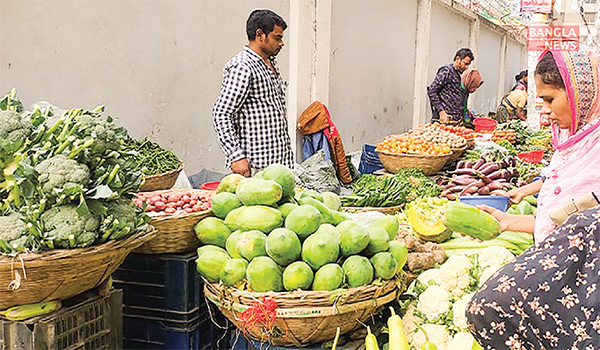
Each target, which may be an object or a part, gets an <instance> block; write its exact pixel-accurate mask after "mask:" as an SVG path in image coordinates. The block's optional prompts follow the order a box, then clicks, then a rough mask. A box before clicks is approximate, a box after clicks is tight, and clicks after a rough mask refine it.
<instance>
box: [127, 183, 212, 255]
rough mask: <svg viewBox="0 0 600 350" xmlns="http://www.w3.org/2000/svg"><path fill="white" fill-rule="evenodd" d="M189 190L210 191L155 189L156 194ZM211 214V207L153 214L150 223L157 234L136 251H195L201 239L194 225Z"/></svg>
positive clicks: (148, 252)
mask: <svg viewBox="0 0 600 350" xmlns="http://www.w3.org/2000/svg"><path fill="white" fill-rule="evenodd" d="M187 192H189V193H194V192H210V191H204V190H195V189H176V190H165V191H154V193H156V194H161V193H187ZM211 215H212V211H211V210H210V209H209V210H205V211H199V212H195V213H179V214H165V215H160V216H153V217H152V219H151V220H150V225H152V226H154V227H155V228H156V231H157V232H156V235H155V236H154V238H153V239H151V240H149V241H148V242H146V243H145V244H143V245H142V246H140V247H138V248H137V249H135V250H134V252H136V253H141V254H173V253H184V252H190V251H193V250H194V249H196V248H198V247H199V246H200V241H199V240H198V237H196V233H195V232H194V226H195V225H196V224H197V223H198V222H199V221H200V220H202V219H204V218H206V217H208V216H211Z"/></svg>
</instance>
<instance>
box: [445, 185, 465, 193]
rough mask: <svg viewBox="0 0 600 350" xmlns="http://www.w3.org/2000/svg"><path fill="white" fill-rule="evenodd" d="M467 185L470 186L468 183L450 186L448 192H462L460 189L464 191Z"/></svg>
mask: <svg viewBox="0 0 600 350" xmlns="http://www.w3.org/2000/svg"><path fill="white" fill-rule="evenodd" d="M467 187H468V185H455V186H454V187H450V188H449V189H448V192H450V193H455V192H460V191H463V190H464V189H465V188H467Z"/></svg>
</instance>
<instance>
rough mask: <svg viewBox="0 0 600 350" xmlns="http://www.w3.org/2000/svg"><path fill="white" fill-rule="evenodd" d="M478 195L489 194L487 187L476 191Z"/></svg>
mask: <svg viewBox="0 0 600 350" xmlns="http://www.w3.org/2000/svg"><path fill="white" fill-rule="evenodd" d="M477 193H478V194H482V195H485V194H489V193H490V188H489V187H487V186H483V187H482V188H480V189H479V191H477Z"/></svg>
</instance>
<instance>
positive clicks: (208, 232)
mask: <svg viewBox="0 0 600 350" xmlns="http://www.w3.org/2000/svg"><path fill="white" fill-rule="evenodd" d="M194 232H195V233H196V236H197V237H198V239H199V240H200V242H201V243H202V244H205V245H207V244H212V245H217V246H219V247H221V248H225V242H227V238H228V237H229V235H230V234H231V230H229V228H228V226H227V225H226V224H225V222H224V221H223V220H221V219H218V218H215V217H212V216H210V217H207V218H204V219H202V220H201V221H200V222H198V223H197V224H196V225H194Z"/></svg>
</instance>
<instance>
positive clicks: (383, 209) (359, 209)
mask: <svg viewBox="0 0 600 350" xmlns="http://www.w3.org/2000/svg"><path fill="white" fill-rule="evenodd" d="M402 207H404V205H396V206H394V207H342V208H341V210H342V211H345V212H349V213H364V212H367V211H378V212H380V213H384V214H388V215H393V214H396V213H397V212H399V211H400V210H402Z"/></svg>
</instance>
